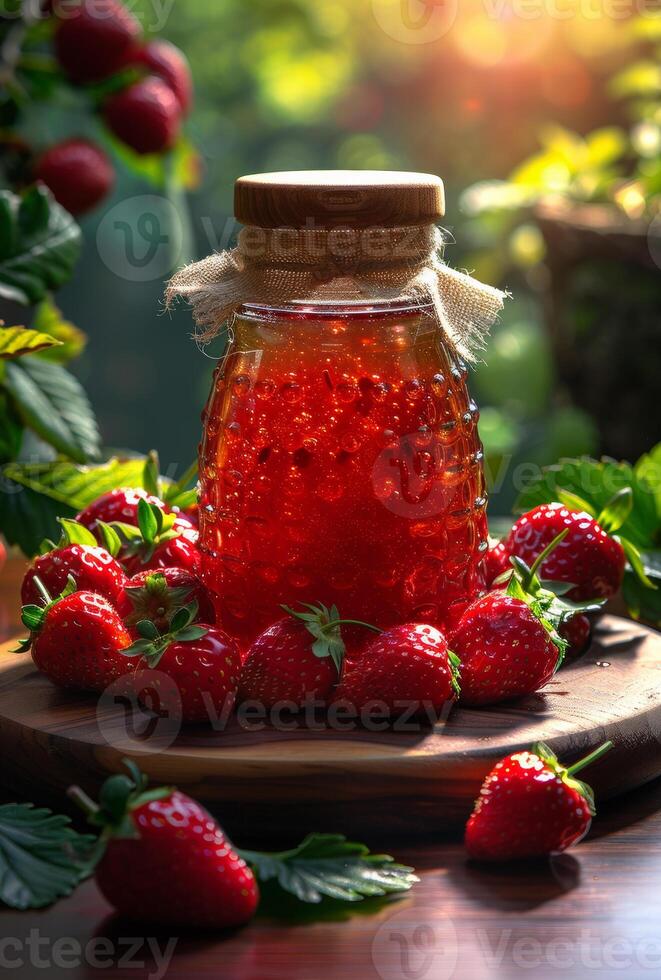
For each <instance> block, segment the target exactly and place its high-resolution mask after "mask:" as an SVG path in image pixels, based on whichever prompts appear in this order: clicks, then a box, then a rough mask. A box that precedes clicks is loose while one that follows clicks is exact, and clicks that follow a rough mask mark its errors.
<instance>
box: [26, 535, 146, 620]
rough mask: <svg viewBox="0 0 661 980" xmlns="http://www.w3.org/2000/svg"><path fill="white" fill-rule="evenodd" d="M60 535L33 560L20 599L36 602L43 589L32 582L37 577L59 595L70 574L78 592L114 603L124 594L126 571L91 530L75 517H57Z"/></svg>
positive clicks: (48, 588) (40, 598)
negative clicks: (71, 518)
mask: <svg viewBox="0 0 661 980" xmlns="http://www.w3.org/2000/svg"><path fill="white" fill-rule="evenodd" d="M60 524H61V526H62V537H61V540H60V542H59V543H58V544H57V545H53V543H52V542H46V543H45V544H46V546H49V545H51V546H52V547H50V548H49V550H48V551H46V552H45V553H44V554H42V555H40V556H39V557H38V558H35V560H34V561H33V562H32V564H31V565H30V567H29V568H28V570H27V572H26V573H25V577H24V579H23V584H22V586H21V603H22V605H24V606H27V605H29V604H30V603H39V602H40V601H41V600H42V598H43V593H42V592H40V591H39V589H38V588H37V586H36V584H35V578H39V580H40V581H41V583H42V585H44V586H45V587H46V590H47V591H48V592H49V593H50V594H51V595H59V593H60V592H62V590H63V589H64V588H65V587H66V584H67V580H68V578H69V576H72V577H73V579H74V580H75V582H76V587H77V588H78V590H79V591H81V592H83V591H84V592H96V593H97V595H101V596H104V598H106V599H108V600H109V601H110V602H111V603H113V604H115V603H117V602H118V601H119V599H120V598H121V597H122V596H123V595H124V586H125V585H126V574H125V572H124V569H123V568H122V566H121V565H120V564H119V562H118V561H116V560H115V558H113V556H112V555H111V554H109V552H108V551H106V549H105V548H100V547H99V546H98V545H97V543H96V538H95V537H94V535H93V534H92V532H91V531H88V530H87V528H84V527H82V525H79V524H76V522H75V521H70V520H67V519H66V518H60Z"/></svg>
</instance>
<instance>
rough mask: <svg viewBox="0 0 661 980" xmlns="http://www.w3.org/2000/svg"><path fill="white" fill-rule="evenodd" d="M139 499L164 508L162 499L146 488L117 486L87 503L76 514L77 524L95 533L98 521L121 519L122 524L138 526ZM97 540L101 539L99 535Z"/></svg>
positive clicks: (107, 521) (105, 522) (109, 521)
mask: <svg viewBox="0 0 661 980" xmlns="http://www.w3.org/2000/svg"><path fill="white" fill-rule="evenodd" d="M141 500H146V501H147V503H149V504H156V506H157V507H162V508H163V510H166V509H167V508H166V506H165V504H164V503H163V501H162V500H161V499H160V498H159V497H156V496H154V494H150V493H147V491H146V490H142V489H141V488H136V487H119V488H118V489H117V490H110V491H109V492H108V493H104V494H102V495H101V496H100V497H97V498H96V500H93V501H92V503H91V504H88V505H87V507H85V509H84V510H81V512H80V513H79V514H77V515H76V520H77V521H78V523H79V524H83V525H84V526H85V527H87V528H89V529H90V531H91V532H92V533H93V534H97V527H98V523H99V521H102V522H103V523H104V524H112V523H113V522H115V521H121V522H122V523H123V524H133V525H134V526H135V527H137V526H138V504H139V503H140V501H141ZM98 540H99V541H100V540H102V539H101V538H100V537H99V538H98Z"/></svg>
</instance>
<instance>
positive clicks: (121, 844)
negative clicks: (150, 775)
mask: <svg viewBox="0 0 661 980" xmlns="http://www.w3.org/2000/svg"><path fill="white" fill-rule="evenodd" d="M127 765H130V764H128V763H127ZM131 772H132V776H133V778H132V779H130V778H128V777H127V776H125V775H123V774H118V775H115V776H110V777H109V778H108V779H107V780H106V782H105V783H104V785H103V787H102V788H101V793H100V797H99V805H97V804H95V803H93V802H92V800H90V799H89V797H88V796H87V795H86V794H85V793H83V791H82V790H80V789H79V788H78V787H72V788H71V789H70V790H69V796H70V797H71V798H72V799H73V800H74V801H75V802H76V803H78V805H79V806H81V808H82V809H83V810H85V812H86V813H87V815H88V819H89V820H90V823H92V824H93V825H94V826H95V827H98V828H101V829H102V836H103V839H104V841H105V850H104V853H103V855H102V857H101V859H100V861H99V862H98V864H97V865H96V869H95V872H94V874H95V878H96V883H97V885H98V887H99V890H100V891H101V893H102V895H103V896H104V897H105V898H106V899H107V901H108V902H109V903H110V904H111V905H112V906H113V908H114V909H115V911H116V912H117V913H119V914H120V915H122V916H126V917H128V918H131V919H136V920H141V921H148V922H152V923H155V924H158V925H163V926H176V927H178V928H179V927H186V926H189V927H195V928H201V929H225V928H230V927H234V926H240V925H243V924H244V923H245V922H247V921H248V920H249V919H251V918H252V916H253V915H254V913H255V910H256V908H257V904H258V902H259V889H258V886H257V882H256V880H255V876H254V874H253V872H252V871H251V869H250V868H249V867H248V865H247V863H246V861H245V860H244V859H243V858H242V857H240V855H239V854H237V852H236V851H235V850H234V848H233V846H232V844H231V843H230V841H229V840H228V839H227V837H226V836H225V834H224V833H223V831H222V830H221V828H220V827H219V826H218V824H217V823H216V821H215V820H214V819H213V817H212V816H211V815H210V814H209V813H208V812H207V811H206V810H204V809H203V807H201V806H200V804H199V803H197V802H196V801H195V800H193V799H191V797H190V796H187V795H186V794H185V793H181V792H179V791H178V790H175V789H171V788H169V787H163V788H161V789H156V790H148V789H147V781H146V779H145V778H144V777H143V776H142V775H141V774H140V773H139V772H138V770H137V769H136V768H135V767H131Z"/></svg>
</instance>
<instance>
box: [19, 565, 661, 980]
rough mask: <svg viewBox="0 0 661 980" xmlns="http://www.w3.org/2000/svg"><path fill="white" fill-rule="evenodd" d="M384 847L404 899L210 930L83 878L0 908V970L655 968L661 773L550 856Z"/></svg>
mask: <svg viewBox="0 0 661 980" xmlns="http://www.w3.org/2000/svg"><path fill="white" fill-rule="evenodd" d="M19 575H20V567H19V566H18V565H17V563H14V562H10V563H9V565H8V566H7V567H6V568H5V569H4V571H3V572H2V574H1V575H0V633H1V634H2V635H1V636H0V638H2V639H4V638H5V637H6V636H9V635H11V633H12V632H14V631H15V629H16V624H17V610H16V605H17V602H16V596H17V589H18V581H19ZM659 750H660V751H661V746H660V749H659ZM33 799H34V800H35V801H38V787H37V786H35V788H34V794H33ZM374 819H375V822H376V821H378V813H377V814H375V817H374ZM367 843H369V841H367ZM395 855H396V857H397V858H398V859H399V860H401V861H404V862H406V863H408V864H411V865H413V866H414V867H415V868H416V869H417V870H418V871H419V873H420V876H421V881H420V883H419V884H418V885H417V886H416V887H415V888H414V889H413V891H412V892H411V893H409V894H408V895H407V897H405V898H403V899H400V900H394V901H383V902H375V903H372V904H368V903H367V902H364V903H362V904H361V905H360V906H353V907H351V910H350V911H351V914H350V912H349V908H348V907H347V906H341V907H339V908H338V907H337V906H333V907H331V908H329V907H324V908H322V909H319V908H315V907H302V906H300V904H299V903H296V902H295V901H294V900H292V902H291V903H289V902H287V901H283V900H280V901H279V902H278V903H277V904H276V905H275V906H274V905H271V904H269V903H267V905H266V907H264V908H263V909H262V911H261V913H260V915H259V916H258V917H257V918H256V919H255V920H254V921H253V922H252V923H251V924H249V925H248V926H247V927H246V928H244V929H242V930H239V931H237V932H234V933H231V934H228V935H222V936H219V935H214V936H176V935H159V934H157V933H155V932H154V931H149V930H145V928H144V927H141V926H137V925H135V924H130V923H122V922H119V921H117V920H116V919H115V918H113V917H112V915H111V912H110V908H109V907H108V905H107V904H106V903H105V902H104V900H103V899H102V898H101V896H100V894H99V893H98V891H97V890H96V888H95V886H94V883H93V882H92V881H88V882H86V883H84V884H83V885H82V886H81V887H80V888H79V889H78V890H77V892H76V893H75V894H74V895H73V896H71V897H70V898H68V899H66V900H63V901H61V902H59V903H58V904H57V905H55V906H54V907H52V908H50V909H46V910H43V911H40V912H23V913H17V912H13V911H8V910H7V911H2V912H0V971H2V972H5V971H7V975H8V976H13V977H16V978H21V980H22V978H26V977H30V978H32V977H45V976H47V977H48V978H51V977H63V978H64V977H68V978H72V980H74V978H78V977H92V976H104V977H126V978H138V977H152V978H154V980H156V978H160V977H163V976H167V977H168V978H181V980H184V978H186V980H195V978H197V977H201V978H212V977H213V978H216V977H218V978H223V980H224V978H231V980H270V978H273V980H276V978H282V980H320V978H323V980H326V978H329V980H335V978H359V980H372V978H376V980H379V978H380V980H446V978H448V980H449V978H451V977H457V978H460V980H467V978H468V980H472V978H479V980H481V978H502V980H510V978H512V977H534V978H535V980H538V978H547V977H549V978H550V977H559V976H562V977H585V976H588V977H595V978H597V977H599V978H601V977H611V976H612V977H620V976H622V977H624V976H626V977H653V976H658V975H659V974H661V887H660V885H659V882H660V881H661V781H657V782H656V783H653V784H650V785H648V786H647V787H644V788H643V789H641V790H638V791H636V792H635V793H632V794H630V795H629V796H628V797H623V798H620V799H619V800H615V801H613V802H612V803H610V804H608V805H606V806H604V807H603V808H602V810H601V813H600V815H599V816H598V818H597V819H596V821H595V823H594V825H593V828H592V831H591V833H590V835H589V837H588V838H587V839H586V840H585V841H584V842H583V843H582V844H580V845H579V846H578V847H577V848H576V849H575V850H574V851H572V852H570V853H568V854H565V855H563V856H561V857H559V858H557V859H555V860H554V861H553V862H551V863H549V864H542V865H529V866H527V867H520V868H518V869H516V870H511V869H509V870H503V869H496V868H486V869H485V868H479V867H476V866H472V865H470V864H469V863H468V862H467V861H466V859H465V855H464V853H463V849H462V846H461V843H460V842H459V841H457V840H444V839H443V838H442V836H441V835H440V833H439V838H438V840H437V841H434V842H433V843H430V844H427V845H424V846H420V845H416V846H415V847H398V848H397V849H396V850H395Z"/></svg>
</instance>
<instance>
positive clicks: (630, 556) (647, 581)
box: [619, 538, 657, 589]
mask: <svg viewBox="0 0 661 980" xmlns="http://www.w3.org/2000/svg"><path fill="white" fill-rule="evenodd" d="M619 542H620V544H621V545H622V547H623V548H624V553H625V555H626V556H627V561H628V562H629V564H630V565H631V568H632V570H633V573H634V575H635V576H636V578H637V579H638V581H639V582H640V583H641V584H642V585H644V586H645V588H647V589H656V587H657V586H656V583H655V582H653V581H652V579H651V578H650V577H649V576H648V575H647V573H646V571H645V566H644V565H643V560H642V558H641V554H640V552H639V551H638V548H636V546H635V544H633V542H632V541H628V540H627V539H626V538H619Z"/></svg>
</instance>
